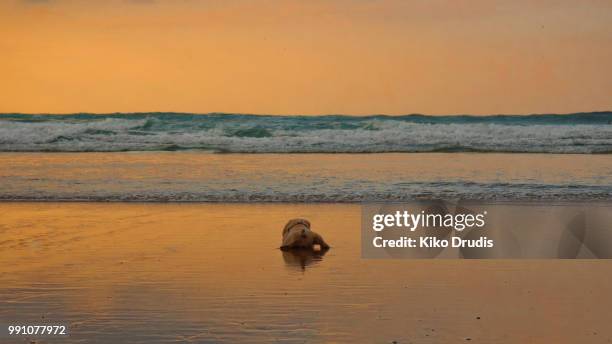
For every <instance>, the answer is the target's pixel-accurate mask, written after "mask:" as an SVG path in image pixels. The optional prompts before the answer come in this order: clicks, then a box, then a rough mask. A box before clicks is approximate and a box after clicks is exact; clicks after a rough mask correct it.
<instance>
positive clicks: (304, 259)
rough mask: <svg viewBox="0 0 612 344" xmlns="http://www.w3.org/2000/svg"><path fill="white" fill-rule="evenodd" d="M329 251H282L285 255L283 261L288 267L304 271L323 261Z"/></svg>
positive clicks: (298, 249) (297, 249)
mask: <svg viewBox="0 0 612 344" xmlns="http://www.w3.org/2000/svg"><path fill="white" fill-rule="evenodd" d="M327 251H329V249H320V250H313V249H306V248H292V249H281V252H282V253H283V260H284V261H285V264H287V265H288V266H293V267H299V268H301V269H302V270H306V267H307V266H309V265H312V264H316V263H317V262H320V261H321V260H323V256H325V254H326V253H327Z"/></svg>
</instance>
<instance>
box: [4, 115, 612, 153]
mask: <svg viewBox="0 0 612 344" xmlns="http://www.w3.org/2000/svg"><path fill="white" fill-rule="evenodd" d="M151 120H152V119H148V118H139V119H121V118H104V119H100V120H83V121H59V120H58V121H43V122H19V121H7V120H0V151H77V152H78V151H124V150H133V151H138V150H167V149H204V150H212V151H222V152H244V153H301V152H325V153H339V152H346V153H356V152H428V151H451V152H452V151H491V152H543V153H610V152H612V125H590V124H578V125H504V124H497V123H471V124H467V123H464V124H459V123H449V124H426V123H413V122H402V121H391V120H377V119H371V120H369V121H368V122H365V123H363V124H364V125H363V126H362V127H361V128H358V129H329V128H325V129H317V128H310V129H308V128H307V129H299V130H296V129H287V128H284V127H279V126H276V125H274V124H272V123H270V124H269V126H265V124H266V123H263V124H262V123H257V124H256V125H257V127H261V126H262V125H263V126H264V127H263V128H264V129H265V130H266V132H265V133H266V134H267V133H269V135H265V136H263V137H251V136H248V135H247V136H238V135H234V134H232V132H235V131H236V129H245V128H246V129H249V128H252V127H253V125H254V124H251V123H249V122H246V123H243V124H236V123H233V124H224V123H220V124H217V125H215V126H214V127H212V128H206V129H202V128H198V127H197V126H190V125H189V124H183V125H182V126H179V125H167V126H164V125H163V124H164V123H161V124H160V123H157V124H159V125H158V126H157V127H155V128H153V129H151V128H145V127H144V126H145V125H147V124H148V123H150V121H151ZM153 120H154V119H153ZM249 125H251V127H249Z"/></svg>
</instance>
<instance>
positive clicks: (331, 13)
mask: <svg viewBox="0 0 612 344" xmlns="http://www.w3.org/2000/svg"><path fill="white" fill-rule="evenodd" d="M0 51H1V54H0V112H25V113H42V112H44V113H71V112H98V113H106V112H145V111H176V112H201V113H202V112H240V113H260V114H264V113H267V114H328V113H344V114H374V113H386V114H406V113H425V114H459V113H471V114H493V113H517V114H524V113H567V112H580V111H595V110H612V1H573V0H572V1H488V0H485V1H456V0H446V1H445V0H420V1H405V0H401V1H382V0H353V1H349V0H336V1H333V0H311V1H307V0H299V1H298V0H282V1H273V0H263V1H247V0H237V1H234V0H227V1H212V0H175V1H170V0H168V1H162V0H109V1H78V0H5V1H2V2H1V3H0Z"/></svg>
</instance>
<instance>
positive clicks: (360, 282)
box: [0, 203, 612, 343]
mask: <svg viewBox="0 0 612 344" xmlns="http://www.w3.org/2000/svg"><path fill="white" fill-rule="evenodd" d="M298 216H300V217H306V218H308V219H310V220H311V221H312V223H313V229H314V230H317V231H320V232H321V233H324V235H325V237H326V240H327V241H328V242H329V243H330V244H331V245H332V249H331V250H330V251H328V252H327V254H325V255H324V256H322V257H321V256H312V255H295V254H291V253H283V252H281V251H280V250H278V249H277V245H278V243H279V242H280V237H281V234H280V231H281V229H282V226H283V225H284V223H285V221H286V219H287V218H291V217H298ZM359 228H360V206H359V205H354V204H248V205H247V204H145V203H131V204H125V203H1V204H0V235H1V237H0V264H1V266H2V267H3V268H2V271H1V272H0V319H1V320H2V321H1V322H3V323H8V322H20V321H27V322H28V323H32V321H33V319H39V321H40V322H44V323H62V324H66V325H67V326H68V328H69V331H70V333H71V334H70V336H69V337H64V338H36V339H35V342H36V343H48V342H49V343H78V342H83V341H85V342H112V341H117V342H119V341H121V340H123V341H125V340H129V342H130V343H148V342H157V343H163V342H168V343H175V342H193V343H216V342H227V343H235V342H261V343H269V342H285V343H303V342H309V343H312V342H314V343H317V342H330V343H333V342H370V343H391V342H393V341H396V342H398V343H440V342H445V343H458V342H471V343H577V342H581V343H605V342H609V341H611V340H612V331H611V330H610V327H609V326H608V320H609V314H610V309H612V301H611V300H610V298H609V297H608V293H609V290H610V288H611V287H612V277H611V275H610V273H609V272H610V264H609V262H608V261H606V260H600V261H596V260H563V261H558V260H557V261H554V260H549V261H544V260H542V261H533V260H529V261H500V260H494V261H487V260H484V261H483V260H481V261H466V260H367V259H361V258H360V236H359ZM29 340H30V339H29V338H26V337H19V338H15V337H13V338H10V339H9V338H2V340H1V341H2V343H30V341H29Z"/></svg>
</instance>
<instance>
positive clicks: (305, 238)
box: [280, 219, 329, 250]
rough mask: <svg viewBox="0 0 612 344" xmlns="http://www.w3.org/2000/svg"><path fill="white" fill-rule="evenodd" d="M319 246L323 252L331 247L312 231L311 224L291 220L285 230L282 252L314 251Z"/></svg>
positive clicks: (301, 220) (304, 221)
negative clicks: (289, 250) (294, 249)
mask: <svg viewBox="0 0 612 344" xmlns="http://www.w3.org/2000/svg"><path fill="white" fill-rule="evenodd" d="M315 245H319V247H320V248H321V250H327V249H329V245H328V244H327V243H326V242H325V240H323V237H322V236H321V235H319V234H318V233H315V232H313V231H311V230H310V222H309V221H308V220H304V219H293V220H289V222H287V224H286V225H285V228H284V229H283V244H282V245H281V247H280V248H281V250H287V249H292V248H306V249H314V247H315Z"/></svg>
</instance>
